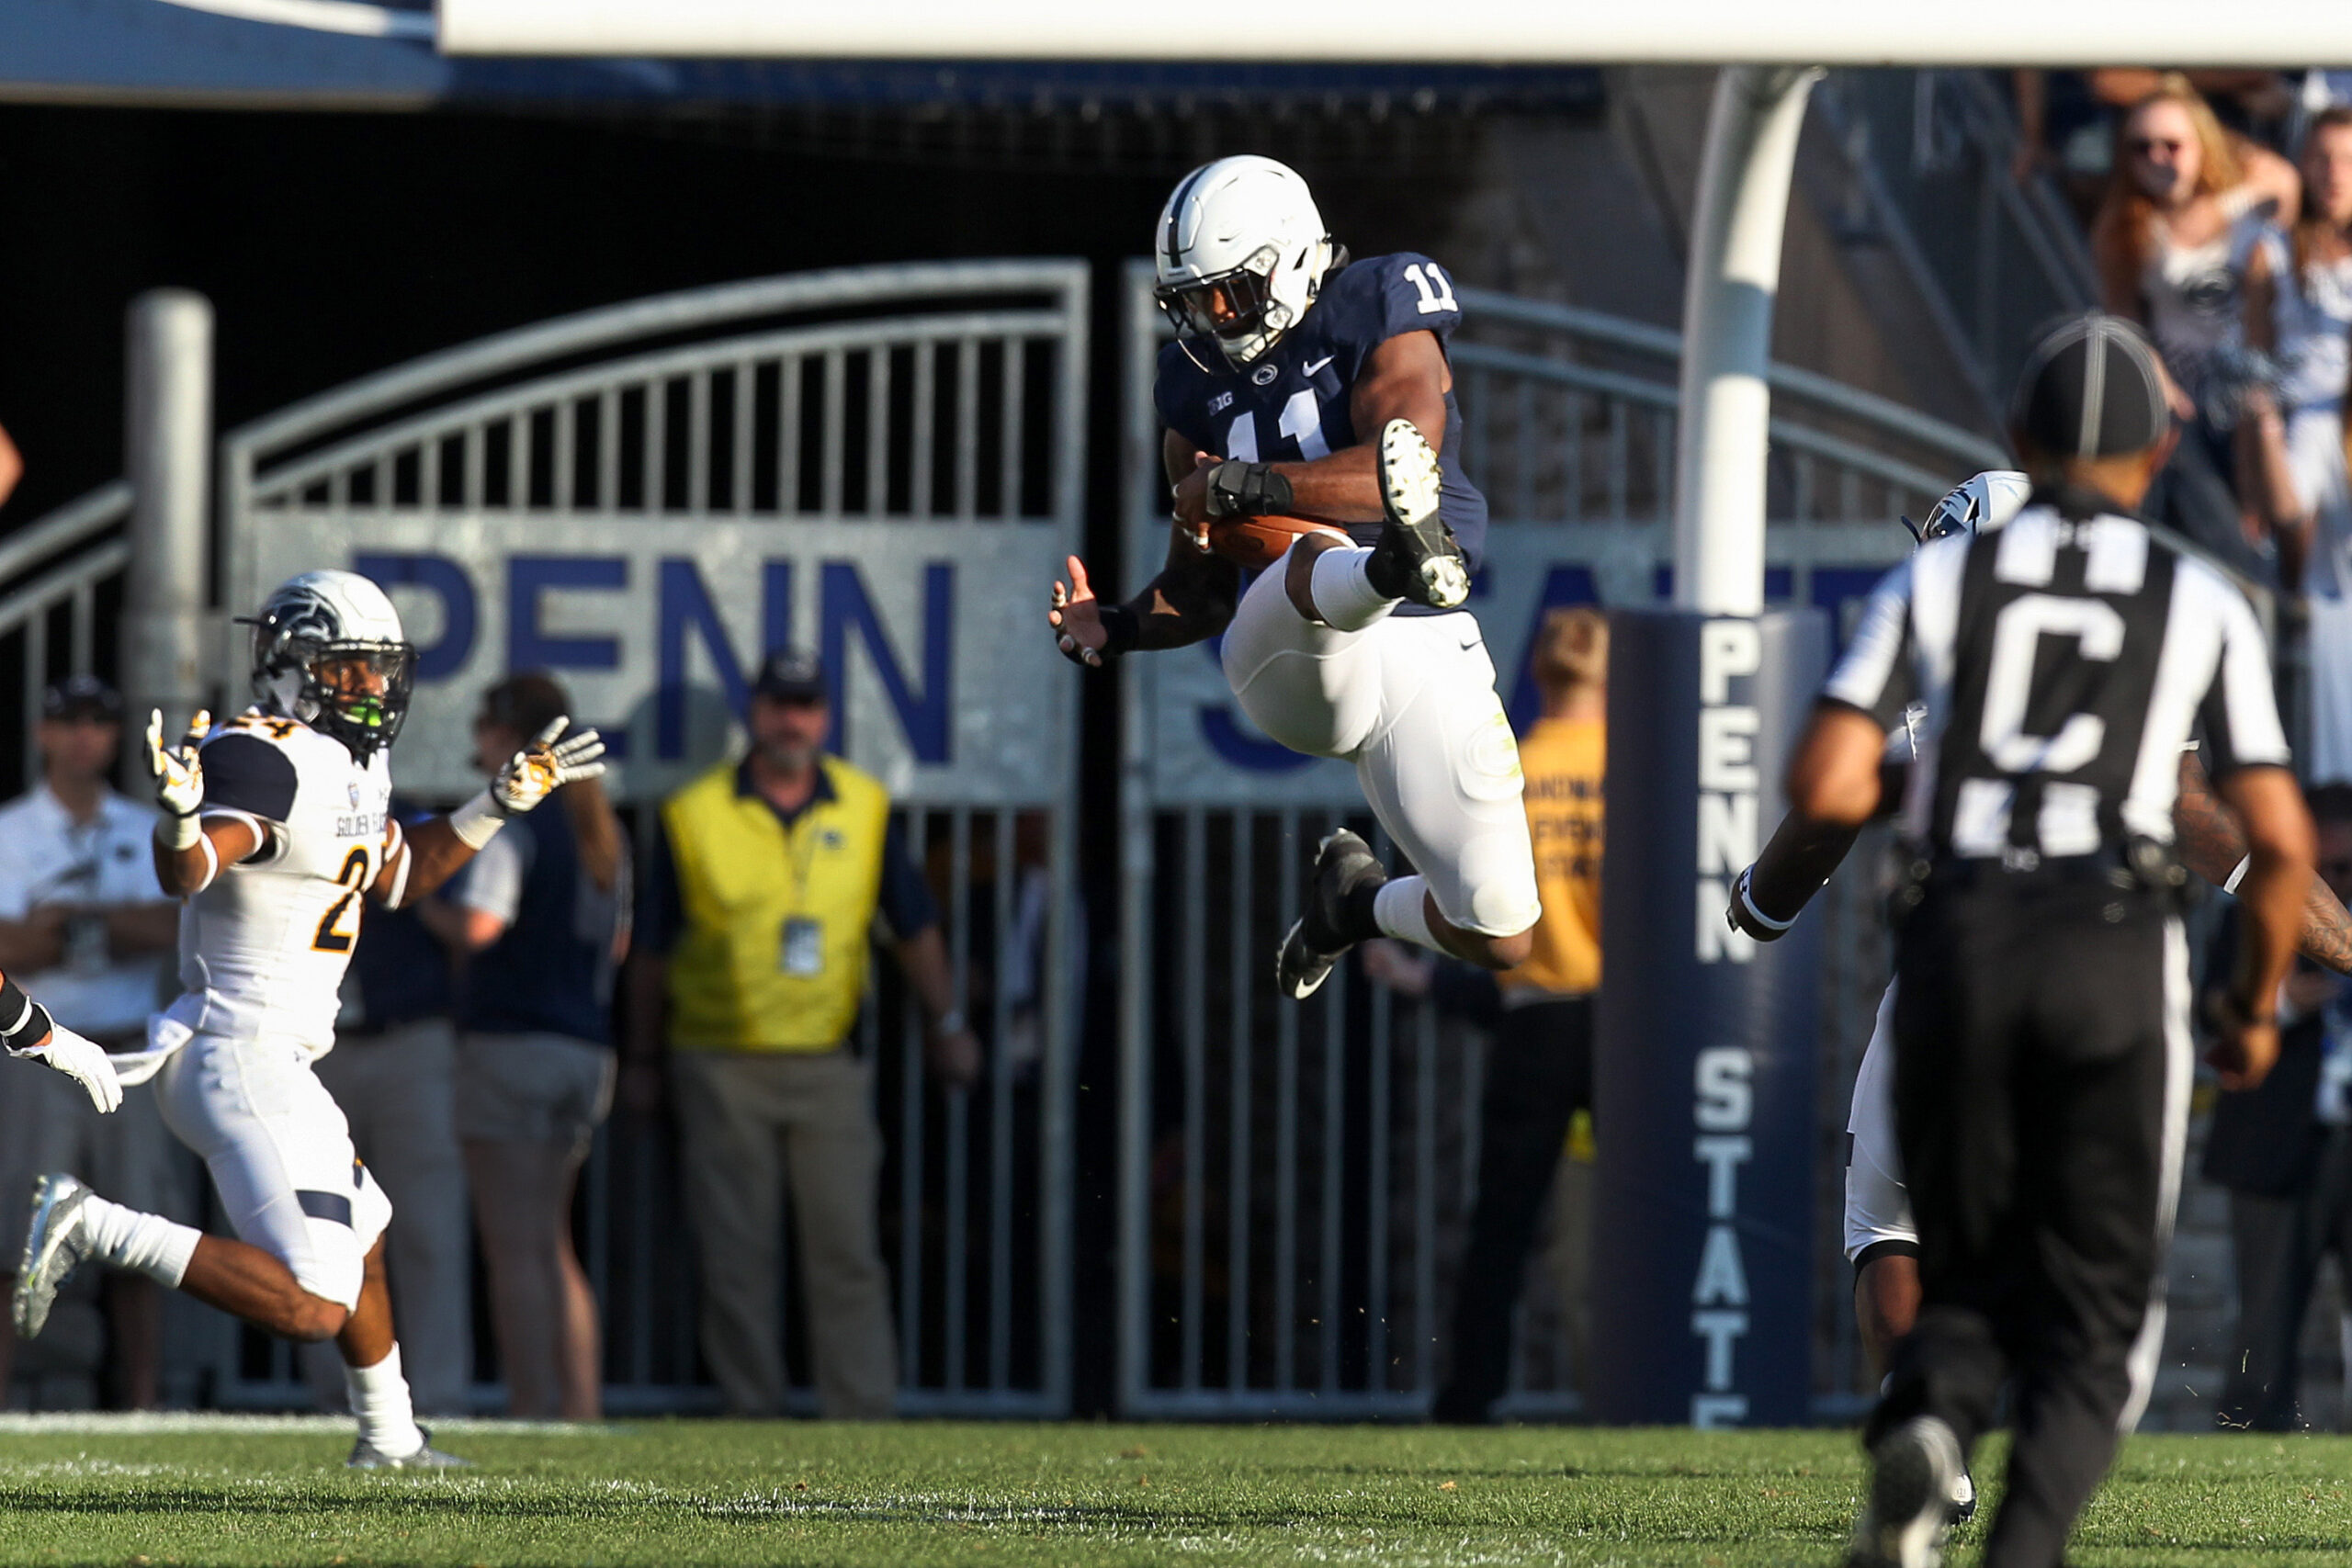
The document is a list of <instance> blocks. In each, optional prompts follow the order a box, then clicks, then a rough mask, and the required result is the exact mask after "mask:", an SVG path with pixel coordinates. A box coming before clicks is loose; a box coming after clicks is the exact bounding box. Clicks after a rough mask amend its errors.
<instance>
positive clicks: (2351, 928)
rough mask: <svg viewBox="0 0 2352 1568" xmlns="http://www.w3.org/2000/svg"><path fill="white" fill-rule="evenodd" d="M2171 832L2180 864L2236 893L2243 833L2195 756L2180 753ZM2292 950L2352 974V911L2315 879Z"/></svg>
mask: <svg viewBox="0 0 2352 1568" xmlns="http://www.w3.org/2000/svg"><path fill="white" fill-rule="evenodd" d="M2172 828H2173V841H2174V842H2175V843H2176V844H2177V845H2178V846H2179V849H2180V859H2181V863H2182V864H2184V865H2186V866H2188V869H2189V870H2191V871H2193V872H2195V873H2196V874H2198V875H2199V876H2201V877H2203V878H2204V879H2205V880H2206V881H2208V882H2210V883H2211V884H2212V885H2213V886H2216V887H2221V888H2226V889H2229V890H2230V891H2232V892H2234V891H2236V889H2237V884H2238V878H2239V877H2240V876H2241V875H2242V874H2243V873H2244V872H2245V867H2246V843H2245V833H2244V832H2243V831H2241V830H2240V829H2239V827H2238V819H2237V818H2236V817H2235V816H2233V814H2232V813H2231V811H2230V808H2229V807H2226V806H2224V805H2222V802H2221V800H2220V799H2219V798H2218V797H2217V796H2216V795H2214V794H2213V786H2212V781H2211V780H2210V779H2209V778H2207V777H2206V776H2205V765H2204V764H2203V763H2201V762H2199V761H2198V760H2197V753H2196V752H2194V751H2183V752H2182V753H2181V754H2180V793H2179V796H2178V798H2177V799H2176V800H2175V801H2174V802H2173V808H2172ZM2295 951H2297V952H2298V953H2301V954H2302V955H2303V956H2304V957H2306V958H2308V959H2310V960H2311V961H2312V963H2314V964H2323V965H2324V966H2326V967H2327V968H2330V969H2333V970H2335V972H2336V973H2337V974H2338V975H2352V911H2347V910H2346V908H2344V901H2343V900H2342V899H2340V898H2338V897H2336V896H2335V890H2334V889H2333V888H2331V887H2329V886H2328V885H2327V883H2326V882H2325V881H2324V879H2322V878H2320V877H2318V876H2313V877H2312V885H2311V888H2310V890H2309V891H2308V892H2306V893H2305V894H2304V895H2303V918H2302V924H2301V927H2300V928H2299V929H2298V930H2297V931H2296V932H2295Z"/></svg>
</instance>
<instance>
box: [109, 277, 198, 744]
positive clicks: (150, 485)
mask: <svg viewBox="0 0 2352 1568" xmlns="http://www.w3.org/2000/svg"><path fill="white" fill-rule="evenodd" d="M128 325H129V333H128V337H129V344H130V352H129V359H130V400H129V417H128V422H127V430H126V446H127V447H128V452H127V454H126V459H125V463H124V467H125V468H126V469H127V471H128V472H129V474H130V486H131V511H130V572H129V574H128V581H127V582H126V584H125V588H124V595H123V597H124V615H123V626H122V685H123V696H124V700H125V704H126V707H127V714H126V716H127V718H128V719H129V721H130V722H129V725H128V728H129V729H130V731H131V733H132V734H133V735H136V734H138V733H140V732H141V730H143V729H144V728H145V725H146V715H147V710H148V709H149V708H155V707H160V708H162V709H163V710H164V725H165V734H166V735H167V736H173V735H176V734H177V728H176V727H178V726H181V725H184V724H185V723H187V719H188V717H189V716H191V715H192V714H194V713H195V711H196V710H197V709H198V708H199V707H201V706H204V705H206V704H208V703H209V702H211V701H212V700H214V694H213V692H212V690H211V687H212V686H213V684H214V671H213V670H212V668H211V666H212V663H213V660H212V658H211V657H210V648H209V641H208V638H207V637H206V627H207V625H208V623H209V613H210V609H211V603H212V570H211V556H212V531H211V526H210V515H211V508H210V500H211V493H212V302H211V301H210V300H209V299H205V298H204V296H202V295H201V294H197V293H193V292H191V291H189V290H187V289H185V288H157V289H151V290H150V291H148V292H147V293H144V294H141V296H139V298H138V299H134V300H132V301H131V302H130V317H129V323H128Z"/></svg>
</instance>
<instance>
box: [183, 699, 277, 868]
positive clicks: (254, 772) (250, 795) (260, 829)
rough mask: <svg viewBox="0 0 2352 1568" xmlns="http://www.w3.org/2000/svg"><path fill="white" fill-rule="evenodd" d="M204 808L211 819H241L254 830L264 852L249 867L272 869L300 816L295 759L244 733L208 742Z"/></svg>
mask: <svg viewBox="0 0 2352 1568" xmlns="http://www.w3.org/2000/svg"><path fill="white" fill-rule="evenodd" d="M200 755H201V757H202V760H203V762H204V807H203V814H204V815H205V816H208V817H216V816H217V817H236V818H243V820H244V821H245V822H247V823H249V824H251V825H252V827H253V829H254V832H255V833H256V834H258V835H259V836H260V839H261V847H260V848H258V849H256V850H254V852H253V853H251V854H249V855H247V856H246V857H245V863H247V864H248V865H267V864H268V863H271V862H272V861H275V860H277V858H278V857H279V856H281V855H283V854H284V853H285V852H286V831H285V829H286V824H287V823H288V821H289V820H291V819H292V818H293V815H294V796H295V794H296V790H297V786H298V785H299V784H300V775H299V774H297V773H296V772H295V770H294V759H293V758H291V757H289V756H288V755H287V754H286V753H285V752H284V751H283V750H280V749H278V748H277V747H276V746H273V745H271V744H270V743H269V742H268V741H266V740H264V739H262V738H261V737H260V736H258V735H254V734H251V733H249V732H247V731H244V730H231V731H230V732H229V733H227V734H225V735H215V736H214V737H213V738H212V739H209V740H208V741H206V742H205V743H204V749H203V750H202V752H201V753H200Z"/></svg>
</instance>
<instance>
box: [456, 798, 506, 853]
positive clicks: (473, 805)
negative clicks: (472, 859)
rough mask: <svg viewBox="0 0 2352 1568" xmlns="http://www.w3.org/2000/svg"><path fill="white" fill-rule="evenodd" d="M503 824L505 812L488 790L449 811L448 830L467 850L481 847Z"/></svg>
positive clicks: (494, 836)
mask: <svg viewBox="0 0 2352 1568" xmlns="http://www.w3.org/2000/svg"><path fill="white" fill-rule="evenodd" d="M505 826H506V814H505V813H504V812H503V811H501V810H499V809H498V805H497V803H496V802H495V801H493V800H492V799H491V798H490V791H488V790H483V791H482V792H481V794H480V795H475V796H474V797H473V798H472V799H471V800H469V801H468V802H466V803H465V804H464V805H463V806H460V807H458V809H456V810H455V811H452V812H451V813H449V830H450V831H451V832H453V833H455V834H457V835H458V840H459V841H460V842H462V843H463V844H464V845H465V846H466V848H468V849H469V850H479V849H481V847H482V846H483V845H484V844H486V843H488V842H490V841H491V840H492V839H494V838H496V837H497V836H498V830H499V829H501V828H503V827H505Z"/></svg>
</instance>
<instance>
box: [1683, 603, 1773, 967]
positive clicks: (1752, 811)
mask: <svg viewBox="0 0 2352 1568" xmlns="http://www.w3.org/2000/svg"><path fill="white" fill-rule="evenodd" d="M1763 667H1764V637H1763V634H1762V633H1761V632H1759V631H1758V629H1757V626H1756V623H1755V622H1753V621H1743V620H1734V619H1724V620H1715V621H1709V622H1708V623H1707V624H1706V625H1705V626H1702V627H1700V628H1699V716H1698V725H1699V803H1698V812H1699V868H1698V899H1697V904H1696V908H1697V917H1696V918H1697V926H1696V934H1695V938H1694V941H1695V942H1696V945H1697V949H1698V959H1699V962H1700V963H1702V964H1716V963H1721V962H1722V961H1723V960H1724V959H1729V960H1730V961H1731V962H1732V963H1734V964H1745V963H1747V961H1748V960H1749V959H1750V958H1752V957H1754V956H1755V955H1756V942H1755V939H1754V938H1752V937H1749V936H1747V934H1746V933H1744V932H1740V931H1733V930H1731V929H1730V927H1728V926H1727V925H1726V924H1725V923H1724V905H1725V904H1727V903H1728V902H1730V898H1731V879H1732V878H1733V877H1735V876H1737V875H1738V874H1739V873H1740V871H1741V869H1742V868H1743V867H1745V866H1746V865H1747V863H1749V862H1750V861H1753V860H1754V859H1755V858H1756V819H1757V798H1758V793H1759V791H1760V789H1761V787H1762V784H1763V778H1762V775H1761V773H1759V771H1758V768H1757V765H1756V738H1757V734H1758V730H1759V729H1760V728H1762V721H1761V719H1760V718H1759V716H1758V713H1757V710H1756V706H1755V705H1754V704H1753V703H1750V702H1735V701H1733V697H1734V689H1733V688H1734V682H1740V683H1741V684H1742V686H1743V688H1744V686H1745V682H1747V679H1748V678H1749V677H1751V676H1753V675H1754V674H1755V673H1756V672H1757V671H1758V670H1760V669H1762V668H1763ZM1739 695H1742V696H1745V695H1747V692H1746V691H1745V690H1744V689H1743V690H1742V691H1741V692H1740V693H1739Z"/></svg>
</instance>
